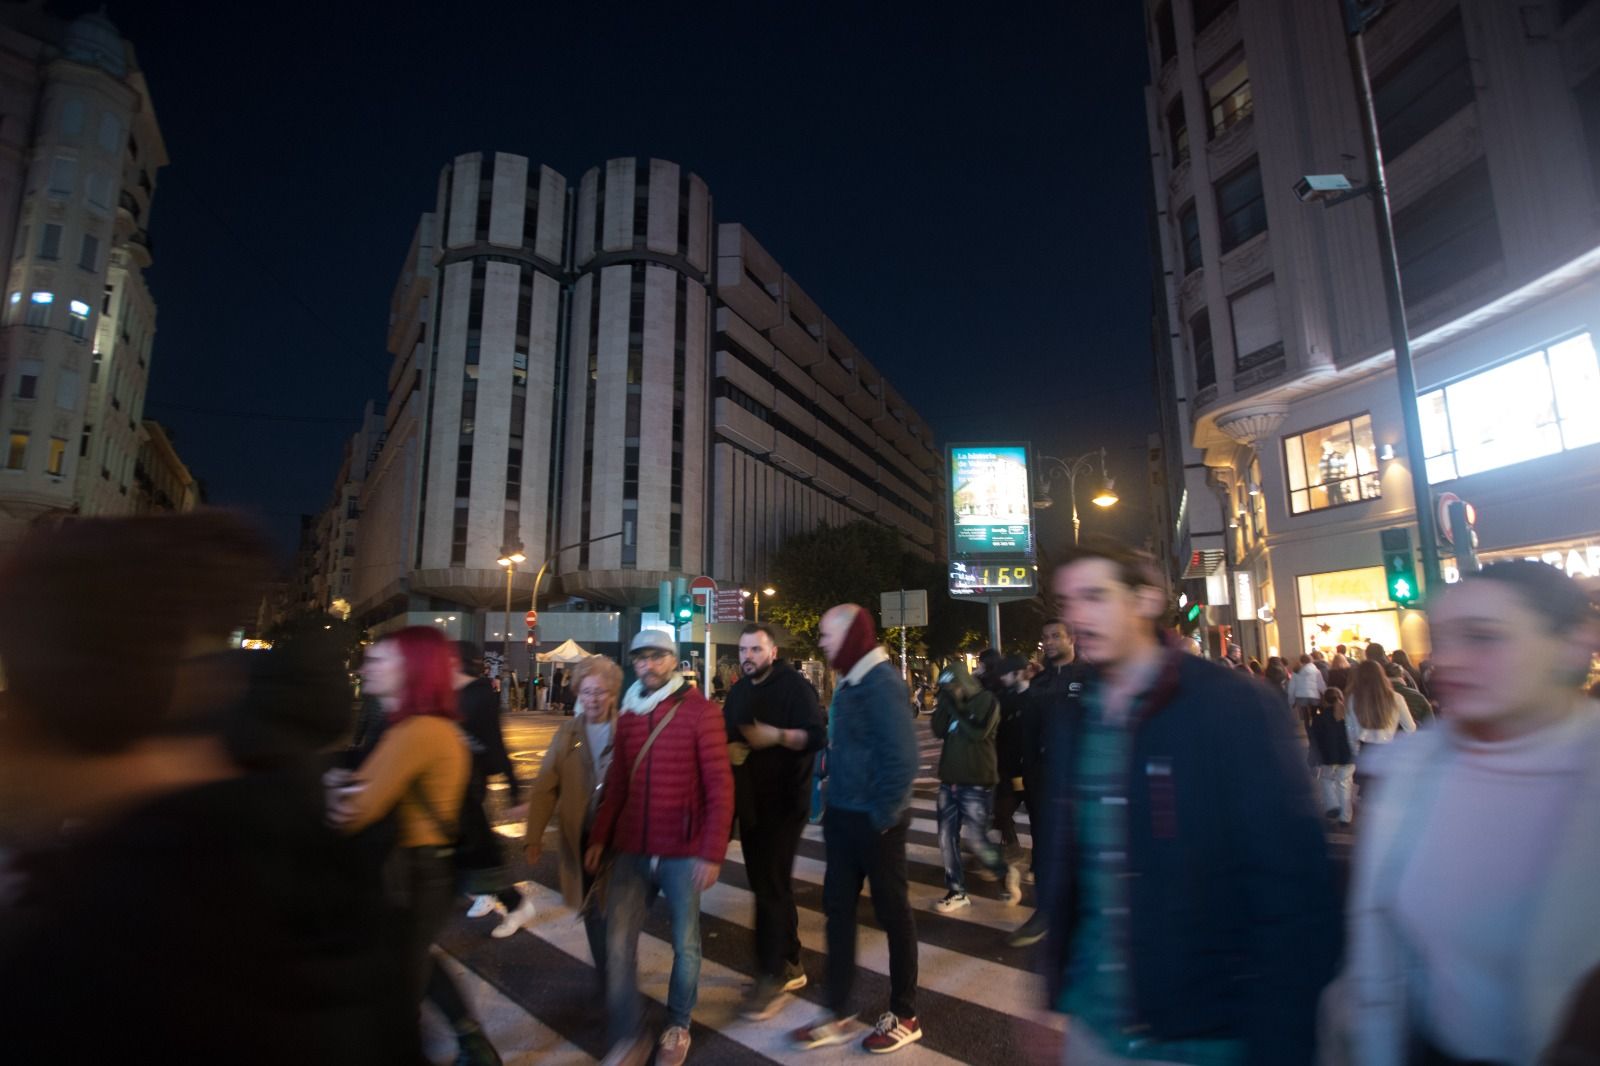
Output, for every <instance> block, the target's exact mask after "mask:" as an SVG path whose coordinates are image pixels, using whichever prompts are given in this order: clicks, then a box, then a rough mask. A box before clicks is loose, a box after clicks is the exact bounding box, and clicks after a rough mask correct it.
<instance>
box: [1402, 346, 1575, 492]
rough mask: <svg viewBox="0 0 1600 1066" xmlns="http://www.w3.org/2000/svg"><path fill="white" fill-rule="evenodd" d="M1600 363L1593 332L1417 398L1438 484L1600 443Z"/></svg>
mask: <svg viewBox="0 0 1600 1066" xmlns="http://www.w3.org/2000/svg"><path fill="white" fill-rule="evenodd" d="M1597 405H1600V360H1597V358H1596V356H1595V349H1594V342H1593V338H1592V337H1591V336H1590V334H1588V333H1580V334H1578V335H1577V336H1576V337H1569V338H1567V339H1566V340H1564V341H1562V342H1561V343H1559V344H1552V345H1550V347H1548V348H1546V349H1543V350H1541V351H1537V352H1529V353H1528V354H1526V355H1521V356H1518V357H1517V358H1515V359H1512V360H1511V361H1510V362H1506V363H1501V364H1500V365H1498V366H1494V367H1490V368H1489V369H1487V370H1481V371H1479V372H1478V373H1476V374H1474V375H1472V376H1471V377H1469V378H1464V379H1463V380H1461V381H1457V382H1455V383H1453V384H1450V385H1446V386H1445V387H1444V388H1442V389H1434V390H1432V391H1431V392H1425V393H1423V394H1422V395H1421V397H1419V398H1418V400H1417V406H1418V408H1419V410H1420V413H1421V416H1422V452H1423V456H1424V457H1425V459H1426V460H1427V464H1428V467H1427V469H1428V480H1429V481H1430V482H1434V483H1438V482H1443V481H1451V480H1454V479H1455V478H1458V477H1468V476H1470V475H1472V474H1478V473H1482V472H1483V471H1485V470H1495V469H1498V468H1499V467H1503V466H1511V465H1512V464H1514V463H1525V462H1527V461H1528V460H1530V459H1538V458H1540V457H1541V456H1546V455H1555V454H1557V453H1558V452H1563V451H1571V450H1572V449H1574V448H1582V447H1586V446H1587V445H1591V444H1600V419H1597V418H1596V417H1595V411H1596V410H1600V406H1597Z"/></svg>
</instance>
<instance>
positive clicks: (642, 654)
mask: <svg viewBox="0 0 1600 1066" xmlns="http://www.w3.org/2000/svg"><path fill="white" fill-rule="evenodd" d="M629 657H630V658H631V659H632V660H633V661H634V662H638V661H639V660H640V659H670V658H672V653H671V652H670V651H662V650H661V649H660V648H640V649H639V650H638V651H636V652H634V653H633V654H632V655H631V656H629Z"/></svg>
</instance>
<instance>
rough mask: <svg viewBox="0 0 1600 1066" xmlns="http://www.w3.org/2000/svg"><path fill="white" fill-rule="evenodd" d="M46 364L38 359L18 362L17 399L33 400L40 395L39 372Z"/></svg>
mask: <svg viewBox="0 0 1600 1066" xmlns="http://www.w3.org/2000/svg"><path fill="white" fill-rule="evenodd" d="M43 366H44V364H42V363H40V362H39V360H37V359H24V360H22V361H21V362H19V363H18V364H17V399H19V400H32V399H36V398H37V397H38V395H39V374H40V373H41V372H42V371H43Z"/></svg>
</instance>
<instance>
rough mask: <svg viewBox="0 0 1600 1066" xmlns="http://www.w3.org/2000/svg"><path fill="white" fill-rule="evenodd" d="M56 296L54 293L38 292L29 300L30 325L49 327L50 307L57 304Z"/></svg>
mask: <svg viewBox="0 0 1600 1066" xmlns="http://www.w3.org/2000/svg"><path fill="white" fill-rule="evenodd" d="M55 300H56V296H55V293H53V292H36V293H34V294H33V295H32V296H31V297H29V299H28V325H30V326H48V325H49V324H50V305H51V304H53V303H55Z"/></svg>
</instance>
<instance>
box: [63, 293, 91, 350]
mask: <svg viewBox="0 0 1600 1066" xmlns="http://www.w3.org/2000/svg"><path fill="white" fill-rule="evenodd" d="M67 332H68V333H70V334H72V335H73V336H74V337H76V338H77V339H78V340H80V341H81V340H83V339H84V337H86V336H88V334H89V305H88V304H86V303H84V302H83V301H82V300H73V301H72V302H71V303H69V304H68V305H67Z"/></svg>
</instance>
